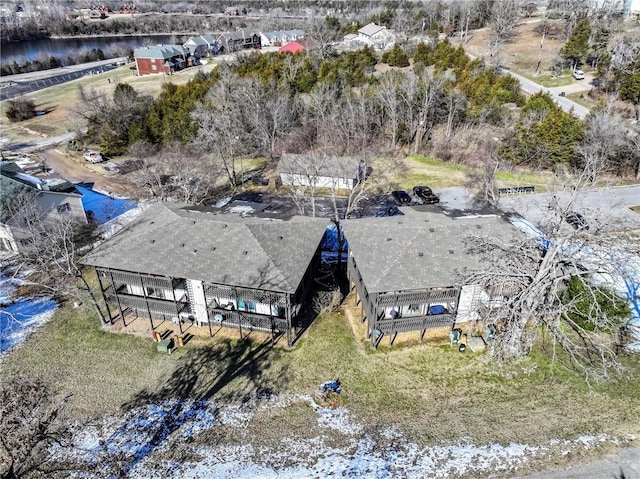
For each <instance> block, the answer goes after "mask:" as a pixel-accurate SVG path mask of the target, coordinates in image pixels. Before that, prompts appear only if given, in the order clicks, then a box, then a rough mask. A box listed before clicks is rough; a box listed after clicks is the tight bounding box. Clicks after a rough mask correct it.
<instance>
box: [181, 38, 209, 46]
mask: <svg viewBox="0 0 640 479" xmlns="http://www.w3.org/2000/svg"><path fill="white" fill-rule="evenodd" d="M187 43H189V44H191V43H193V44H194V45H206V44H207V41H206V40H205V39H204V38H202V37H201V36H200V37H191V38H189V39H188V40H187V41H186V42H184V43H183V45H186V44H187ZM187 48H188V47H187Z"/></svg>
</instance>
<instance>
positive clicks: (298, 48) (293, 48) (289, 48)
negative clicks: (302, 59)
mask: <svg viewBox="0 0 640 479" xmlns="http://www.w3.org/2000/svg"><path fill="white" fill-rule="evenodd" d="M278 51H279V52H280V53H301V52H304V51H306V49H305V48H304V47H303V46H302V45H300V44H299V43H298V42H291V43H287V44H286V45H285V46H283V47H280V49H279V50H278Z"/></svg>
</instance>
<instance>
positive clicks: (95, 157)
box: [83, 150, 104, 163]
mask: <svg viewBox="0 0 640 479" xmlns="http://www.w3.org/2000/svg"><path fill="white" fill-rule="evenodd" d="M83 158H84V159H85V160H86V161H90V162H91V163H102V162H103V161H104V158H103V157H102V155H101V154H100V152H99V151H95V150H89V151H87V152H86V153H85V154H84V157H83Z"/></svg>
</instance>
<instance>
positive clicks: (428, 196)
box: [413, 186, 440, 205]
mask: <svg viewBox="0 0 640 479" xmlns="http://www.w3.org/2000/svg"><path fill="white" fill-rule="evenodd" d="M413 193H414V194H415V195H416V196H417V197H418V198H420V199H421V200H422V202H423V203H424V204H426V205H432V204H434V203H440V198H438V195H436V194H434V193H433V191H431V188H429V187H428V186H414V187H413Z"/></svg>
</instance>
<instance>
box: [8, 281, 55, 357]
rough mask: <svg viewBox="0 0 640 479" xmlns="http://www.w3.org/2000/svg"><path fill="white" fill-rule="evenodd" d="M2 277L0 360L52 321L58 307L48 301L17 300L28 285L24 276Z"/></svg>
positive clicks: (40, 298) (38, 298)
mask: <svg viewBox="0 0 640 479" xmlns="http://www.w3.org/2000/svg"><path fill="white" fill-rule="evenodd" d="M25 274H28V272H26V273H23V274H21V275H16V276H15V277H9V276H6V275H4V274H0V305H2V307H1V308H0V360H1V359H2V358H3V357H4V355H5V354H6V353H8V352H9V351H10V350H11V349H13V348H15V347H17V346H19V345H20V344H22V343H23V342H24V341H25V340H26V339H27V338H28V337H29V335H30V334H31V333H33V332H34V331H36V330H37V329H38V328H39V327H40V326H42V325H43V324H45V323H46V322H47V321H49V320H50V319H51V318H52V317H53V313H54V312H55V310H56V308H57V306H58V303H56V302H55V301H54V300H53V299H51V298H47V297H36V298H15V297H14V294H15V290H16V288H17V287H18V286H20V285H22V284H25V283H26V281H25V280H24V279H23V277H24V275H25Z"/></svg>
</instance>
